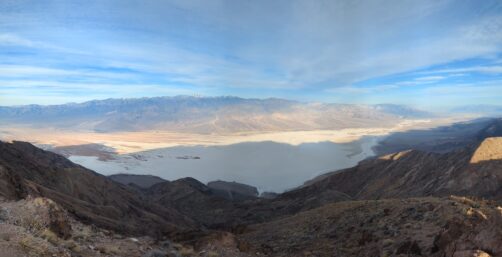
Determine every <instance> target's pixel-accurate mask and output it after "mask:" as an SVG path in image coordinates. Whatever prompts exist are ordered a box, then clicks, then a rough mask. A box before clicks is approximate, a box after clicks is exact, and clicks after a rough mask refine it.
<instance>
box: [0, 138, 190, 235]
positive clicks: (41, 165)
mask: <svg viewBox="0 0 502 257" xmlns="http://www.w3.org/2000/svg"><path fill="white" fill-rule="evenodd" d="M0 184H1V185H3V186H2V187H0V195H1V196H3V197H4V198H7V199H12V200H16V199H21V198H23V197H25V196H27V195H33V196H43V197H47V198H50V199H52V200H54V201H55V202H57V203H58V204H60V205H61V206H63V207H64V208H65V209H67V210H68V212H70V213H72V214H74V215H75V216H76V217H78V218H80V219H81V220H82V221H85V222H87V223H92V224H95V225H98V226H102V227H106V228H111V229H114V230H117V231H122V232H126V233H140V234H145V233H147V234H155V233H171V232H175V231H179V230H183V229H188V228H190V227H191V226H192V223H191V221H190V219H189V218H186V217H185V216H183V215H181V214H180V213H178V212H177V211H176V210H173V209H169V208H166V207H163V206H160V205H155V204H146V203H145V202H144V201H142V200H141V199H140V197H139V196H138V195H137V193H136V192H135V191H133V190H130V189H128V188H127V187H125V186H123V185H121V184H118V183H116V182H114V181H112V180H110V179H108V178H106V177H105V176H102V175H99V174H97V173H95V172H93V171H91V170H88V169H85V168H83V167H82V166H79V165H76V164H74V163H72V162H71V161H69V160H67V159H66V158H64V157H62V156H60V155H57V154H54V153H51V152H47V151H44V150H41V149H39V148H37V147H34V146H33V145H31V144H29V143H24V142H14V143H4V142H0Z"/></svg>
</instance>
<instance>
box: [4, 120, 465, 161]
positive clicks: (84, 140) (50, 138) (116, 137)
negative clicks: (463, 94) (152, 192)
mask: <svg viewBox="0 0 502 257" xmlns="http://www.w3.org/2000/svg"><path fill="white" fill-rule="evenodd" d="M455 121H458V119H451V118H448V119H434V120H430V119H428V120H404V121H402V122H400V123H399V124H397V125H396V126H393V127H387V128H350V129H340V130H309V131H283V132H268V131H261V132H240V133H228V134H226V133H214V134H196V133H181V132H172V131H156V130H149V131H140V132H110V133H99V132H94V131H69V130H64V129H56V128H50V127H45V128H34V127H29V126H7V125H3V126H0V139H2V140H5V141H11V140H20V141H28V142H32V143H35V144H38V145H51V146H68V145H83V144H91V143H93V144H102V145H105V146H108V147H111V148H113V149H115V150H116V151H117V153H119V154H125V153H133V152H140V151H146V150H152V149H158V148H166V147H174V146H196V145H205V146H210V145H231V144H237V143H242V142H263V141H273V142H277V143H286V144H290V145H299V144H302V143H316V142H323V141H329V142H333V143H347V142H352V141H355V140H358V139H360V138H361V137H363V136H382V135H386V134H389V133H392V132H396V131H404V130H408V129H417V128H427V127H434V126H439V125H443V124H449V123H452V122H455Z"/></svg>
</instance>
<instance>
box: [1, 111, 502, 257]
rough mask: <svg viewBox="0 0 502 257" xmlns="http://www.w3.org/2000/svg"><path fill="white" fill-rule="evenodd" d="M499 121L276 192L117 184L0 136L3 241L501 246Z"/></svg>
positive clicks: (283, 249) (218, 247)
mask: <svg viewBox="0 0 502 257" xmlns="http://www.w3.org/2000/svg"><path fill="white" fill-rule="evenodd" d="M500 124H502V120H500V119H492V120H490V122H488V123H486V124H485V125H486V126H484V127H482V128H481V129H480V130H479V131H478V133H477V137H476V140H473V141H463V142H462V143H461V144H463V146H462V147H460V146H459V147H455V148H454V149H450V150H449V151H445V152H434V151H424V150H417V149H409V150H405V151H398V152H395V153H391V154H385V155H381V156H378V157H375V158H371V159H367V160H364V161H362V162H360V163H359V164H358V165H357V166H355V167H353V168H348V169H344V170H340V171H336V172H333V173H331V174H327V175H326V176H324V177H322V178H320V179H318V180H317V181H312V182H311V183H309V184H308V185H305V186H303V187H300V188H297V189H294V190H291V191H288V192H285V193H283V194H279V195H277V196H276V197H274V198H272V199H266V198H259V197H256V195H255V196H250V197H247V198H231V197H228V194H221V190H223V191H225V190H227V192H228V190H230V191H232V190H236V188H237V189H238V190H241V189H245V190H244V191H241V192H250V190H251V191H253V190H252V188H251V187H248V186H244V185H240V184H237V183H233V182H229V183H226V182H218V183H216V185H217V186H215V185H214V183H211V184H212V187H210V186H209V185H205V184H203V183H200V182H199V181H197V180H195V179H192V178H184V179H179V180H175V181H156V182H155V183H151V185H143V186H138V185H134V184H130V183H128V184H125V183H124V182H122V183H118V182H116V181H115V180H116V179H115V180H113V179H111V178H109V177H105V176H102V175H99V174H96V173H95V172H93V171H91V170H88V169H85V168H83V167H81V166H79V165H76V164H73V163H71V162H70V161H68V160H67V159H65V158H64V157H62V156H60V155H58V154H55V153H52V152H47V151H44V150H41V149H39V148H37V147H35V146H33V145H31V144H29V143H24V142H12V143H6V142H1V143H0V150H1V151H0V184H1V187H0V198H2V199H3V200H1V201H0V206H1V209H0V220H1V221H2V222H0V227H1V228H2V229H4V230H1V231H7V232H0V249H1V250H5V252H6V253H8V252H11V253H16V254H18V255H12V256H24V255H27V256H54V255H55V256H79V255H80V256H438V257H439V256H455V257H458V256H501V255H502V247H501V245H500V243H499V242H500V238H502V229H501V228H502V226H501V225H502V214H501V212H500V207H499V204H498V203H499V201H500V200H501V197H502V191H501V190H500V184H501V182H502V161H501V160H502V137H501V136H502V134H500V132H502V131H501V130H499V129H497V128H499V126H500ZM148 179H149V180H150V179H151V178H148ZM215 188H216V189H217V190H220V191H219V192H218V191H216V190H215ZM252 194H254V193H252ZM16 213H17V214H16ZM23 213H24V214H23ZM27 213H31V214H30V215H31V216H33V215H35V214H34V213H37V214H36V215H42V214H44V213H46V214H47V215H46V216H40V218H37V220H41V221H44V222H41V223H36V222H35V223H34V221H33V218H32V219H28V217H27V218H26V219H24V218H23V220H19V218H17V217H25V215H26V214H27ZM36 215H35V216H36ZM31 216H30V217H31ZM44 217H45V218H44ZM82 231H88V232H86V233H87V234H86V236H85V237H82ZM5 233H7V234H5ZM51 233H52V234H51ZM50 235H52V236H50ZM22 238H28V239H22ZM30 240H31V241H30ZM106 242H108V243H106ZM131 242H132V243H131ZM55 246H57V247H55ZM114 247H115V248H114ZM20 253H23V254H24V255H19V254H20ZM63 253H64V254H63ZM58 254H59V255H58Z"/></svg>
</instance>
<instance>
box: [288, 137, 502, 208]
mask: <svg viewBox="0 0 502 257" xmlns="http://www.w3.org/2000/svg"><path fill="white" fill-rule="evenodd" d="M501 141H502V138H487V139H485V140H484V141H482V142H481V143H478V144H476V145H473V146H470V147H465V148H463V149H459V150H455V151H452V152H448V153H432V152H423V151H418V150H408V151H402V152H398V153H394V154H389V155H385V156H381V157H379V158H375V159H370V160H365V161H362V162H360V163H359V164H358V165H357V166H355V167H353V168H349V169H346V170H342V171H339V172H336V173H334V174H332V175H330V176H328V177H326V178H324V179H322V180H320V181H318V182H316V183H313V184H311V185H309V186H306V187H304V188H301V189H298V190H294V191H292V192H288V193H286V195H288V194H292V195H302V194H309V195H315V194H319V193H321V192H325V191H326V190H336V191H339V192H341V193H344V194H347V195H348V196H349V197H351V198H352V199H381V198H406V197H422V196H448V195H451V194H456V195H468V196H475V197H483V198H490V199H498V198H500V197H502V191H501V190H500V188H499V185H500V184H501V183H502V160H500V159H499V158H498V157H500V154H501V153H502V148H500V142H501Z"/></svg>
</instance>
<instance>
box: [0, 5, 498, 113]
mask: <svg viewBox="0 0 502 257" xmlns="http://www.w3.org/2000/svg"><path fill="white" fill-rule="evenodd" d="M61 10H73V11H72V12H62V11H61ZM0 23H1V24H2V25H3V26H2V27H1V28H0V89H2V88H7V87H9V90H7V91H2V92H3V93H4V94H7V93H9V94H13V93H14V91H15V90H14V88H15V87H18V88H19V89H20V90H21V89H22V90H25V89H27V88H29V87H30V86H31V87H33V89H34V90H35V89H36V90H38V91H37V92H40V91H44V92H46V93H47V94H49V95H50V94H51V93H50V92H51V90H52V91H54V92H58V93H62V92H63V93H64V94H66V95H67V97H68V99H72V98H75V97H76V95H77V92H78V94H81V92H83V91H84V90H85V89H87V90H88V91H89V93H88V94H89V95H93V94H94V95H99V94H107V92H106V90H104V89H103V88H111V89H112V90H109V96H110V97H112V96H120V95H125V94H126V92H125V91H124V92H123V93H121V91H120V90H115V89H117V88H120V87H119V86H118V85H123V86H124V88H128V89H131V88H133V87H137V88H138V89H145V90H149V91H150V92H158V93H162V92H166V93H167V92H172V93H174V92H194V91H195V92H226V93H230V94H232V93H233V94H240V93H242V92H248V93H249V92H252V91H253V90H254V91H255V92H256V93H253V96H255V95H259V92H261V91H268V92H274V93H275V94H276V95H275V96H278V97H281V96H282V95H288V96H292V97H293V98H295V96H296V97H297V98H303V97H305V95H309V96H311V98H312V100H317V98H323V99H326V95H325V94H326V93H328V95H337V94H339V95H346V96H350V97H358V96H361V99H366V98H365V97H368V96H364V97H362V95H368V94H379V93H382V92H385V93H386V94H389V95H391V96H390V97H389V98H388V100H389V101H392V99H396V101H398V100H401V99H398V98H399V97H401V95H400V90H415V91H416V92H418V91H417V90H423V89H424V88H429V87H432V86H441V85H446V84H447V83H452V82H454V81H452V80H453V79H454V77H455V76H459V74H462V76H463V77H465V79H471V80H472V79H476V80H479V81H483V80H485V79H487V78H485V77H482V76H485V75H486V76H487V77H490V78H491V77H493V76H498V75H502V66H500V63H497V60H498V58H499V55H500V54H502V32H501V31H502V3H500V1H496V0H487V1H483V3H479V2H478V1H462V2H460V3H459V2H457V1H447V0H445V1H411V0H410V1H408V0H405V1H401V0H400V1H367V2H359V1H323V0H318V1H303V0H293V1H286V0H284V1H283V0H279V1H273V2H269V1H256V2H242V1H227V0H220V1H196V0H193V1H192V0H190V1H174V0H173V1H148V2H142V3H141V4H137V3H135V2H133V1H127V2H124V1H90V2H89V3H88V4H86V5H84V6H81V5H78V4H77V3H76V2H72V1H65V2H54V3H53V4H51V5H50V7H47V6H45V5H43V4H39V3H35V2H32V3H27V2H22V1H21V2H16V1H2V2H1V3H0ZM469 60H476V61H475V62H472V63H471V62H469ZM474 75H476V76H474ZM459 77H460V76H459ZM375 80H376V81H377V82H374V81H375ZM28 82H29V83H28ZM41 85H46V87H44V88H41V87H40V86H41ZM100 87H101V88H100ZM58 89H64V90H62V91H61V90H59V91H57V90H58ZM72 90H74V91H73V92H75V93H74V94H72ZM140 91H141V90H137V91H136V93H137V94H138V95H146V94H148V93H149V92H146V91H145V92H143V93H141V92H140ZM23 94H30V93H29V92H28V90H25V91H23ZM263 94H265V93H263ZM19 95H20V94H18V96H17V97H18V98H19ZM392 95H393V96H394V98H392ZM243 96H246V95H243ZM79 97H80V96H79ZM4 99H5V97H4V98H1V100H0V104H4V102H5V100H4ZM333 99H335V100H339V98H333ZM342 100H344V99H342ZM350 100H351V99H347V101H350ZM10 102H11V101H10Z"/></svg>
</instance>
